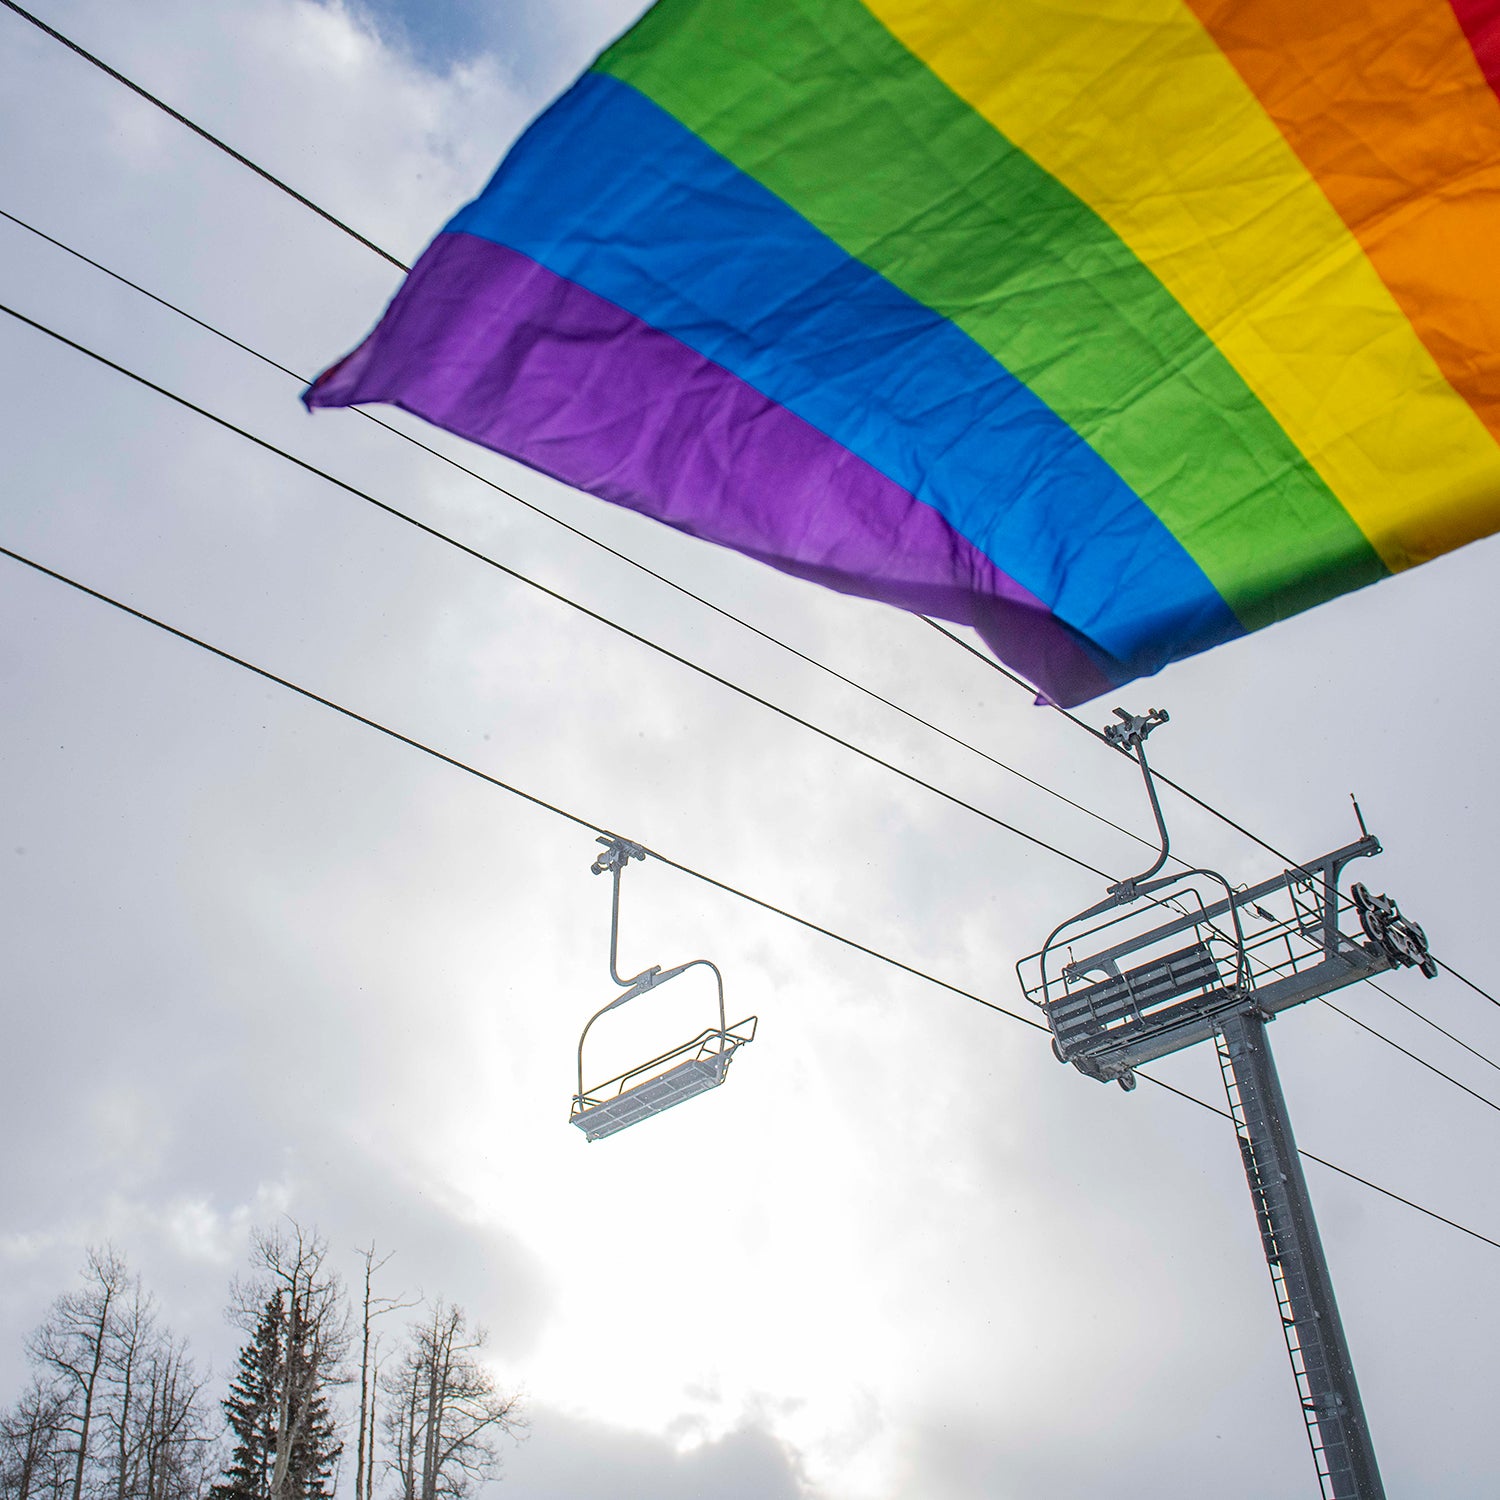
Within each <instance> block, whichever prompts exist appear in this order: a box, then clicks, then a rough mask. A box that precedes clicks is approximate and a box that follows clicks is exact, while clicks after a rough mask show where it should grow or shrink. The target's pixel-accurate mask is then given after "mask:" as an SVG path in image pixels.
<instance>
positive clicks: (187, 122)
mask: <svg viewBox="0 0 1500 1500" xmlns="http://www.w3.org/2000/svg"><path fill="white" fill-rule="evenodd" d="M0 5H3V6H5V7H6V9H7V10H13V12H15V13H17V15H18V17H21V20H24V21H30V23H31V26H34V27H37V30H40V31H45V33H46V34H48V36H49V37H52V39H54V40H57V42H62V45H63V46H66V48H68V49H69V51H72V52H75V54H77V55H78V57H81V58H83V60H84V62H87V63H93V66H95V68H98V69H99V71H101V72H104V74H107V75H108V77H110V78H113V80H114V81H115V83H118V84H121V86H123V87H126V89H129V90H130V92H132V93H135V95H138V96H139V98H141V99H144V101H145V102H147V104H151V105H154V107H156V108H157V110H160V111H162V113H163V114H168V115H169V117H171V118H172V120H175V121H177V123H178V124H183V126H184V127H186V129H189V130H192V132H193V133H195V135H198V136H201V138H202V139H204V141H207V142H208V144H210V145H214V147H217V148H219V150H220V151H223V153H225V154H226V156H229V157H233V159H234V160H236V162H239V163H240V165H242V166H246V168H249V169H251V171H252V172H255V174H257V175H258V177H261V178H264V180H266V181H267V183H270V184H272V186H273V187H279V189H281V190H282V192H285V193H287V195H288V196H291V198H294V199H296V201H297V202H300V204H302V205H303V207H305V208H309V210H311V211H312V213H315V214H318V217H320V219H324V220H327V222H329V223H332V225H333V226H335V228H336V229H342V231H344V233H345V234H348V236H350V237H351V239H353V240H357V242H359V243H360V245H363V246H365V248H366V249H369V251H374V252H375V254H377V255H380V257H381V258H383V260H384V261H389V263H390V264H392V266H395V267H396V269H398V270H402V272H410V270H411V267H410V266H408V264H407V263H405V261H402V260H399V258H398V257H395V255H392V254H390V251H386V249H383V248H381V246H380V245H377V243H375V242H374V240H371V239H368V237H366V236H363V234H360V231H359V229H356V228H353V225H348V223H345V222H344V219H341V217H338V216H336V214H333V213H330V211H329V210H327V208H324V207H321V205H320V204H317V202H315V201H314V199H312V198H309V196H308V195H306V193H302V192H299V190H297V189H296V187H293V186H291V184H290V183H285V181H282V178H279V177H276V175H275V174H273V172H270V171H267V169H266V168H264V166H261V165H260V163H258V162H255V160H252V159H251V157H249V156H246V154H245V153H243V151H239V150H236V148H234V147H233V145H229V144H228V142H226V141H223V139H220V138H219V136H217V135H214V133H213V132H211V130H207V129H205V127H204V126H201V124H198V123H196V121H195V120H192V118H190V117H189V115H186V114H183V113H181V111H180V110H175V108H172V105H169V104H166V102H165V101H163V99H160V98H157V96H156V95H154V93H151V92H150V90H148V89H145V87H144V86H142V84H138V83H135V80H133V78H129V77H126V75H124V74H121V72H120V71H118V69H117V68H111V66H110V63H107V62H104V58H101V57H96V55H95V54H93V52H90V51H89V49H87V48H86V46H83V45H81V43H78V42H75V40H74V39H72V37H71V36H66V34H65V33H62V31H58V30H57V28H55V27H52V26H48V24H46V23H45V21H42V20H40V18H39V17H36V15H33V13H31V12H30V10H27V9H26V7H24V6H21V5H18V3H17V0H0ZM6 217H12V216H10V214H6ZM15 222H17V223H21V220H20V219H17V220H15ZM23 226H24V228H30V225H23ZM34 233H40V231H34ZM52 243H54V245H58V246H60V248H62V249H68V246H63V245H60V242H57V240H54V242H52ZM71 254H78V252H77V251H74V252H71ZM80 258H81V260H87V257H80ZM90 264H98V263H90ZM99 269H101V270H105V267H102V266H101V267H99ZM108 275H111V276H113V275H115V273H114V272H110V273H108ZM118 279H120V281H124V278H118ZM129 285H133V282H132V284H129ZM136 290H144V288H136ZM145 296H153V294H151V293H145ZM156 300H157V302H160V299H156ZM163 306H171V303H163ZM174 311H180V309H175V308H174ZM183 315H184V317H190V314H183ZM193 321H195V323H196V321H198V320H193ZM204 327H207V324H204ZM211 332H217V330H211ZM222 338H229V336H228V335H222ZM229 342H239V341H234V339H231V341H229ZM240 348H245V350H246V353H251V354H255V353H257V351H254V350H249V348H248V347H246V345H243V344H242V345H240ZM257 357H258V359H266V356H260V354H257ZM267 363H275V362H272V360H267ZM278 368H279V369H284V366H278ZM288 374H291V372H290V371H288ZM299 378H300V377H299ZM371 420H378V419H374V417H372V419H371ZM381 426H386V423H381ZM390 431H399V429H395V428H392V429H390ZM402 437H408V435H407V434H402ZM408 441H413V443H416V441H417V440H416V438H410V437H408ZM417 446H419V447H426V444H422V443H419V444H417ZM428 452H437V450H432V449H429V450H428ZM438 458H443V459H444V460H446V462H450V463H455V466H458V468H463V465H460V463H456V460H453V459H449V458H447V455H443V453H438ZM465 472H468V474H472V469H465ZM474 477H475V478H480V480H481V481H483V483H486V484H490V486H492V487H495V489H501V486H498V484H493V481H492V480H486V478H483V475H478V474H475V475H474ZM501 493H505V495H510V490H504V489H501ZM511 498H514V499H519V496H514V495H513V496H511ZM522 504H529V502H528V501H522ZM531 508H534V510H535V508H538V507H531ZM543 514H544V511H543ZM553 519H556V517H553ZM559 525H567V522H559ZM568 529H576V528H568ZM579 535H586V532H579ZM588 540H594V538H592V537H589V538H588ZM598 546H604V543H598ZM607 550H613V549H612V547H610V549H607ZM615 555H616V556H624V553H618V552H616V553H615ZM625 561H631V562H633V559H630V558H625ZM634 565H636V567H642V568H643V570H645V571H651V570H649V568H645V565H643V564H634ZM652 576H657V577H660V574H652ZM661 582H664V583H669V585H670V586H672V588H679V589H681V585H678V583H672V582H670V579H661ZM682 592H688V591H687V589H682ZM693 597H694V598H696V597H697V595H696V594H694V595H693ZM702 603H708V601H706V600H702ZM708 607H709V609H718V606H715V604H708ZM720 613H724V615H727V610H720ZM727 618H738V616H733V615H727ZM919 618H921V619H924V621H926V622H927V624H929V625H932V627H933V630H936V631H938V633H939V634H944V636H947V637H948V639H950V640H951V642H954V643H956V645H959V646H962V648H963V649H965V651H968V652H969V654H971V655H974V657H977V658H978V660H980V661H983V663H984V664H986V666H987V667H990V669H992V670H995V672H999V673H1001V675H1002V676H1005V678H1008V679H1010V681H1011V682H1014V684H1016V685H1017V687H1020V688H1025V690H1026V691H1028V693H1031V694H1034V696H1037V687H1035V684H1032V682H1028V681H1026V679H1025V678H1023V676H1020V675H1017V673H1016V672H1013V670H1011V669H1010V667H1008V666H1005V664H1004V663H1002V661H999V660H998V658H995V657H992V655H989V654H987V652H984V651H980V649H978V648H977V646H974V645H971V643H969V642H968V640H965V639H963V637H962V636H959V634H954V631H951V630H950V628H948V627H947V625H944V624H942V622H939V621H936V619H933V618H932V616H930V615H921V616H919ZM739 622H741V624H745V622H744V621H739ZM747 628H750V630H754V628H756V627H754V625H747ZM756 633H757V634H762V633H763V631H756ZM769 639H775V637H769ZM777 643H778V645H784V642H777ZM787 649H793V648H790V646H789V648H787ZM798 654H801V652H798ZM814 664H820V663H814ZM829 670H831V669H829ZM835 675H837V673H835ZM855 685H858V684H855ZM874 696H879V694H874ZM891 706H895V705H891ZM1050 706H1053V708H1055V709H1056V711H1058V712H1059V714H1062V717H1064V718H1067V720H1070V721H1071V723H1074V724H1077V726H1079V727H1080V729H1083V730H1085V732H1086V733H1089V735H1092V736H1094V738H1095V739H1100V741H1104V735H1103V733H1101V732H1100V730H1098V729H1095V727H1094V724H1091V723H1088V720H1085V718H1080V717H1079V715H1077V714H1074V712H1071V711H1068V709H1065V708H1059V706H1058V705H1056V703H1053V705H1050ZM898 711H901V712H904V709H898ZM913 717H915V715H913ZM938 733H945V730H941V729H939V730H938ZM959 742H960V744H963V742H965V741H959ZM1104 742H1107V741H1104ZM969 748H972V747H969ZM1110 748H1115V750H1118V753H1122V754H1128V751H1124V750H1119V747H1115V745H1112V747H1110ZM975 753H978V754H984V751H983V750H981V751H975ZM1002 763H1004V762H1002ZM1007 769H1014V768H1011V766H1007ZM1017 774H1020V772H1017ZM1155 775H1157V780H1158V781H1161V783H1163V784H1164V786H1170V787H1172V789H1173V790H1175V792H1178V793H1179V795H1181V796H1185V798H1187V799H1188V801H1190V802H1194V804H1196V805H1197V807H1200V808H1203V811H1206V813H1209V814H1211V816H1214V817H1217V819H1218V820H1220V822H1223V823H1226V825H1227V826H1230V828H1233V829H1235V831H1236V832H1239V834H1242V835H1244V837H1245V838H1248V840H1250V841H1251V843H1256V844H1260V847H1262V849H1265V850H1268V852H1269V853H1274V855H1275V856H1277V858H1278V859H1281V861H1283V862H1284V864H1286V865H1287V867H1290V868H1296V861H1295V859H1292V858H1290V855H1286V853H1283V850H1280V849H1278V847H1277V846H1275V844H1272V843H1268V841H1266V840H1265V838H1262V837H1260V834H1256V832H1251V829H1248V828H1247V826H1245V825H1244V823H1241V822H1236V819H1233V817H1230V814H1229V813H1226V811H1223V810H1221V808H1218V807H1215V805H1212V804H1211V802H1206V801H1205V799H1203V798H1202V796H1199V795H1197V793H1194V792H1191V790H1188V787H1185V786H1182V784H1181V783H1179V781H1175V780H1173V778H1172V777H1170V775H1166V774H1164V772H1161V771H1155ZM1047 790H1052V787H1049V789H1047ZM1055 795H1061V793H1055ZM1073 805H1077V804H1073ZM1086 811H1091V816H1094V817H1100V819H1101V820H1103V822H1109V819H1106V817H1103V814H1100V813H1094V811H1092V810H1088V808H1086ZM1112 826H1119V825H1118V823H1113V825H1112ZM1122 832H1128V829H1122ZM1130 837H1133V838H1139V837H1140V835H1139V834H1131V835H1130ZM1439 963H1440V965H1442V968H1443V969H1446V971H1448V972H1449V974H1451V975H1452V977H1454V978H1455V980H1458V981H1461V983H1463V984H1467V986H1469V989H1472V990H1473V992H1475V993H1476V995H1481V996H1484V998H1485V999H1487V1001H1490V1004H1491V1005H1497V1007H1500V999H1496V996H1493V995H1490V992H1488V990H1484V989H1481V987H1479V986H1478V984H1475V983H1473V980H1467V978H1464V975H1461V974H1460V972H1458V971H1457V969H1454V968H1452V966H1451V965H1446V963H1443V962H1442V960H1439Z"/></svg>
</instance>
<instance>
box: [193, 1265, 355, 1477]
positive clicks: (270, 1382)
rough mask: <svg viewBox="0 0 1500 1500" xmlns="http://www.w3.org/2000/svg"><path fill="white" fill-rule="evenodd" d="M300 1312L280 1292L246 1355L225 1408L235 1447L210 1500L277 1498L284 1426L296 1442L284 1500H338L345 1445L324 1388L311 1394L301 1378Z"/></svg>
mask: <svg viewBox="0 0 1500 1500" xmlns="http://www.w3.org/2000/svg"><path fill="white" fill-rule="evenodd" d="M300 1313H301V1309H300V1308H298V1307H293V1308H291V1309H290V1311H289V1309H288V1306H287V1298H286V1296H285V1295H284V1293H283V1292H282V1291H280V1290H279V1289H278V1290H277V1291H275V1292H273V1293H272V1294H271V1296H270V1297H269V1298H268V1299H267V1300H266V1303H265V1306H264V1308H263V1309H262V1311H261V1314H260V1317H259V1319H258V1320H257V1322H256V1324H255V1327H254V1330H253V1331H252V1333H251V1336H250V1341H249V1343H247V1344H246V1345H245V1347H244V1348H243V1349H241V1350H240V1358H239V1370H238V1373H237V1374H236V1376H235V1379H234V1382H233V1384H232V1385H231V1386H230V1388H229V1395H228V1396H227V1397H226V1398H225V1400H224V1403H223V1405H224V1416H225V1419H226V1421H227V1422H228V1424H229V1429H230V1431H231V1432H232V1433H233V1435H234V1438H235V1444H234V1449H233V1452H232V1453H231V1455H230V1460H229V1463H228V1465H227V1466H226V1468H225V1470H224V1476H223V1478H222V1480H221V1481H220V1482H219V1483H218V1484H216V1485H215V1486H214V1487H213V1489H212V1490H211V1491H210V1492H209V1500H272V1487H273V1479H274V1476H275V1469H276V1454H277V1447H278V1442H279V1441H281V1440H282V1435H283V1424H285V1428H284V1430H285V1432H286V1434H288V1435H289V1438H290V1452H289V1455H288V1460H287V1472H286V1479H285V1483H284V1485H283V1487H282V1494H283V1496H284V1497H286V1500H332V1495H333V1471H334V1465H335V1463H336V1462H337V1460H338V1456H339V1453H340V1452H341V1451H342V1447H343V1445H342V1444H341V1443H340V1442H339V1441H338V1437H337V1430H336V1425H335V1422H334V1418H333V1413H332V1410H331V1409H330V1407H329V1405H328V1399H327V1397H326V1396H325V1395H324V1393H323V1390H322V1387H321V1385H313V1386H312V1387H311V1389H308V1383H307V1382H306V1381H305V1380H303V1379H299V1378H298V1375H299V1372H301V1371H302V1370H304V1369H305V1366H306V1359H305V1354H304V1351H303V1350H302V1349H301V1348H300V1347H299V1346H300V1344H301V1343H302V1341H303V1340H302V1337H301V1335H302V1333H303V1326H302V1325H303V1322H304V1320H303V1319H302V1317H301V1316H299V1314H300ZM289 1371H290V1385H289Z"/></svg>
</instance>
